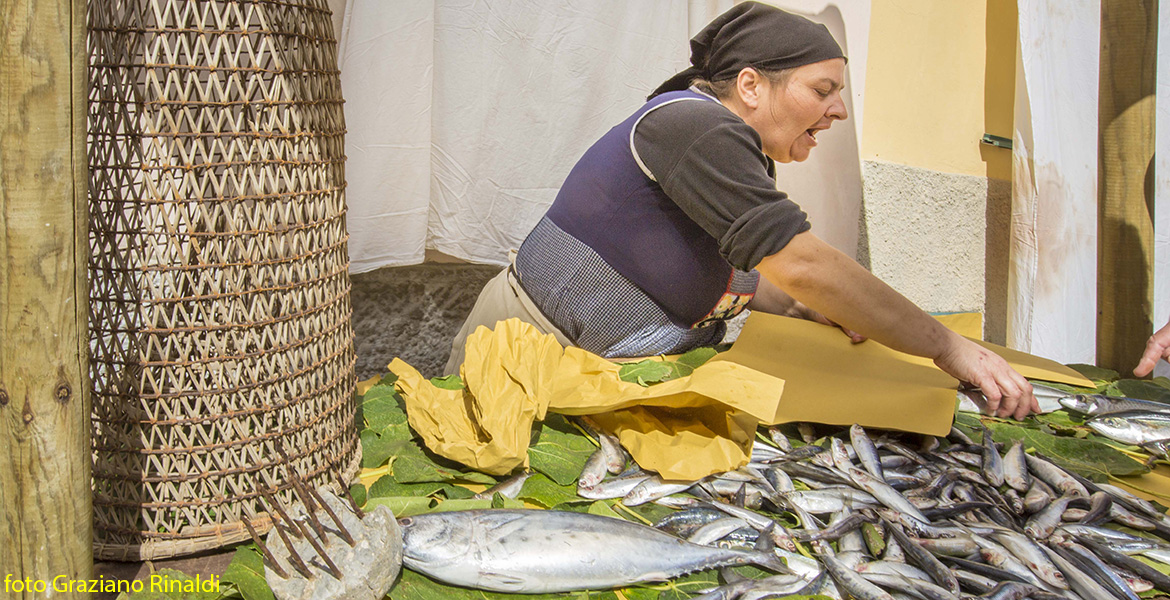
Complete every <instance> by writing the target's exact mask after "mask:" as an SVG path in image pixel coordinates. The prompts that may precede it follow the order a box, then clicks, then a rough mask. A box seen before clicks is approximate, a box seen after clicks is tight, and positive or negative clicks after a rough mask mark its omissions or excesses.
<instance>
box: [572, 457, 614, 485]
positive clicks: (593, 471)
mask: <svg viewBox="0 0 1170 600" xmlns="http://www.w3.org/2000/svg"><path fill="white" fill-rule="evenodd" d="M607 472H609V465H608V463H607V462H606V456H605V450H604V449H602V448H598V449H597V450H594V451H593V454H590V455H589V460H586V461H585V467H584V468H583V469H581V475H580V476H578V477H577V487H578V488H585V489H589V488H591V487H593V486H595V485H597V484H599V483H601V480H602V479H605V474H606V473H607Z"/></svg>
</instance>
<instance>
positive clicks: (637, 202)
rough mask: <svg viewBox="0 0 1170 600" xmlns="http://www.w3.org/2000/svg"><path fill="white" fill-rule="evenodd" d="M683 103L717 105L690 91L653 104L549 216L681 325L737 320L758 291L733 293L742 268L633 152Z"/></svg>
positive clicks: (597, 152) (600, 148)
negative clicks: (646, 125)
mask: <svg viewBox="0 0 1170 600" xmlns="http://www.w3.org/2000/svg"><path fill="white" fill-rule="evenodd" d="M682 98H685V99H686V100H682V101H685V102H697V101H698V102H704V101H705V102H715V100H714V99H712V98H710V97H708V96H704V95H702V94H698V93H695V92H692V91H689V90H687V91H679V92H669V93H666V94H662V95H660V96H657V97H655V98H654V99H652V100H650V101H649V102H647V103H646V104H645V105H643V106H642V108H640V109H639V110H638V111H637V112H635V113H634V114H633V115H632V116H630V118H628V119H626V120H625V121H623V122H622V123H621V124H619V125H617V126H616V127H614V128H613V129H610V130H609V132H608V133H606V134H605V135H604V136H603V137H602V138H601V139H599V140H598V141H597V142H596V143H595V144H593V146H592V147H590V148H589V150H588V151H586V152H585V155H584V156H583V157H581V160H580V161H578V162H577V164H576V166H574V167H573V170H572V171H571V172H570V173H569V176H568V178H567V179H566V180H565V183H564V185H562V186H561V189H560V192H559V193H558V194H557V197H556V200H555V201H554V202H553V204H552V206H551V207H550V208H549V210H548V214H547V217H548V218H549V220H551V221H552V222H553V223H555V224H556V225H557V226H558V227H560V228H561V229H562V230H564V231H565V232H566V233H568V234H570V235H572V236H573V237H575V238H577V239H578V240H580V241H581V242H583V243H584V244H585V245H587V246H589V247H590V248H592V249H593V250H594V251H595V252H597V253H598V254H599V255H600V256H601V257H602V258H603V259H604V260H605V261H606V262H607V263H608V264H609V265H610V266H612V267H613V268H614V270H616V271H617V272H618V273H621V274H622V276H624V277H625V278H626V279H629V280H630V281H631V282H633V283H634V284H635V285H637V286H638V287H639V288H640V289H641V290H642V291H643V292H645V293H646V295H647V296H649V297H650V298H651V299H652V300H654V301H655V302H656V303H657V304H658V305H659V306H661V307H662V308H663V310H664V311H666V313H667V314H668V315H669V316H670V318H671V320H672V321H674V322H675V323H676V324H678V325H680V326H682V327H694V326H697V325H699V324H700V323H703V322H705V320H707V319H711V318H727V317H728V316H733V315H734V313H737V312H739V310H742V306H743V305H744V304H746V303H747V300H748V299H750V297H751V293H747V294H728V292H731V291H732V290H731V289H730V287H729V286H730V284H731V280H732V273H733V271H734V269H733V268H732V266H731V265H730V264H728V262H727V261H726V260H725V259H724V258H723V256H722V255H721V254H720V253H719V243H718V241H717V240H716V239H715V238H713V237H712V236H711V235H710V234H708V233H707V232H706V231H704V230H703V229H702V228H701V227H699V225H698V224H696V223H695V222H694V221H692V220H691V218H690V217H688V216H687V215H686V213H684V212H683V211H682V209H681V208H679V207H678V205H677V204H676V203H675V202H674V201H673V200H671V199H670V197H669V196H667V195H666V193H665V192H663V191H662V187H661V186H659V185H658V183H657V182H655V181H654V180H652V179H650V178H649V177H648V176H647V175H646V174H645V173H644V172H643V171H642V169H641V167H639V165H638V163H637V161H636V160H635V158H634V154H633V152H632V151H631V133H632V132H633V128H634V126H635V124H636V123H637V122H638V119H639V118H640V117H641V116H642V115H643V114H645V113H646V112H648V111H650V110H652V109H654V108H655V107H658V106H661V105H662V104H664V103H667V102H670V101H672V100H677V99H682ZM736 291H741V290H736ZM751 291H752V292H754V290H751Z"/></svg>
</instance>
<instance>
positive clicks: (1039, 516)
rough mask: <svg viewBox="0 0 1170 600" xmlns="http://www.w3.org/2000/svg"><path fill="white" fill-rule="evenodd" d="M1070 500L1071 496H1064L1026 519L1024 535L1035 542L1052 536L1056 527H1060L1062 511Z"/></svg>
mask: <svg viewBox="0 0 1170 600" xmlns="http://www.w3.org/2000/svg"><path fill="white" fill-rule="evenodd" d="M1072 499H1073V497H1072V496H1070V495H1068V494H1065V495H1064V496H1061V497H1060V498H1057V499H1056V500H1054V501H1053V502H1052V504H1049V505H1048V508H1045V509H1044V510H1042V511H1040V512H1038V513H1036V514H1035V515H1033V516H1032V518H1030V519H1028V523H1027V524H1026V525H1024V533H1026V534H1028V535H1029V536H1031V537H1032V538H1033V539H1037V540H1042V539H1044V538H1046V537H1048V536H1050V535H1052V531H1053V530H1054V529H1056V526H1057V525H1060V517H1061V515H1063V514H1064V509H1065V508H1067V507H1068V503H1069V502H1071V501H1072Z"/></svg>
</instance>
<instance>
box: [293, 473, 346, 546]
mask: <svg viewBox="0 0 1170 600" xmlns="http://www.w3.org/2000/svg"><path fill="white" fill-rule="evenodd" d="M305 489H306V490H308V491H309V494H310V495H312V496H313V500H314V501H315V502H316V503H317V504H318V505H319V506H320V507H321V508H323V509H325V514H327V515H329V518H330V519H333V523H334V524H336V525H337V534H338V535H340V536H341V539H343V540H345V543H347V544H349V546H350V548H352V547H354V545H356V544H357V542H355V541H354V539H353V536H352V535H350V534H349V530H348V529H346V528H345V525H344V524H343V523H342V522H341V519H339V518H338V517H337V513H335V512H333V509H332V508H330V507H329V505H328V504H327V503H326V502H325V499H324V498H322V497H321V494H319V493H318V492H317V490H315V489H313V487H312V486H305Z"/></svg>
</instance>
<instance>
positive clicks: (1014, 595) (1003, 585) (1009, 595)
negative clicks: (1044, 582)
mask: <svg viewBox="0 0 1170 600" xmlns="http://www.w3.org/2000/svg"><path fill="white" fill-rule="evenodd" d="M1038 591H1041V590H1040V589H1039V588H1037V587H1036V586H1034V585H1032V584H1030V583H1020V582H1018V581H1002V582H1000V583H999V584H998V585H996V586H995V587H994V588H992V589H991V590H990V591H988V592H985V593H984V594H983V595H982V596H980V598H984V599H985V600H1023V599H1024V598H1036V596H1035V594H1036V592H1038ZM1037 600H1038V599H1037Z"/></svg>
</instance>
